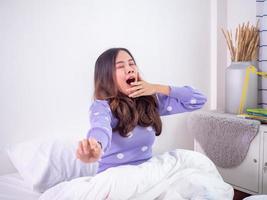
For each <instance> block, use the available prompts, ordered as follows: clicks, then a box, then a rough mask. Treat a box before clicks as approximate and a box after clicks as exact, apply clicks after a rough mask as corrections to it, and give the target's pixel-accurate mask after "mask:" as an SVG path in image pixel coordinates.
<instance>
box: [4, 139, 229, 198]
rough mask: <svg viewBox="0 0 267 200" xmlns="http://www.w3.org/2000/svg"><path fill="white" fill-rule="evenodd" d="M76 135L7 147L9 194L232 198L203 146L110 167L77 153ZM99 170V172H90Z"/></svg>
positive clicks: (84, 196)
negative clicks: (199, 149)
mask: <svg viewBox="0 0 267 200" xmlns="http://www.w3.org/2000/svg"><path fill="white" fill-rule="evenodd" d="M76 146H77V143H76V142H75V141H73V140H71V141H63V140H62V138H61V139H59V140H58V139H56V140H46V141H44V140H39V141H36V140H33V141H27V142H23V143H20V144H17V145H13V146H11V147H9V148H7V150H6V152H7V154H8V156H9V158H10V160H11V162H12V164H13V165H14V167H15V168H16V170H17V172H16V173H11V174H10V173H9V174H5V175H2V176H0V199H3V200H17V199H18V200H19V199H27V200H35V199H38V200H51V199H53V200H65V199H71V200H88V199H99V200H102V199H103V200H106V199H109V200H120V199H121V200H126V199H134V200H143V199H147V200H150V199H151V200H154V199H155V200H170V199H175V200H185V199H192V200H194V199H195V200H196V199H198V200H199V199H203V200H204V199H209V200H213V199H214V200H215V199H216V200H217V199H223V200H228V199H229V200H232V198H233V188H232V186H231V185H229V184H227V183H226V182H224V181H223V179H222V177H221V176H220V174H219V172H218V170H217V169H216V167H215V165H214V164H213V162H212V161H211V160H210V159H209V158H208V157H206V156H205V155H203V154H200V153H198V152H194V151H190V150H184V149H174V150H172V151H167V152H165V153H163V154H158V155H154V156H153V157H152V158H151V159H149V160H148V161H146V162H144V163H142V164H140V165H136V166H134V165H124V166H119V167H114V168H109V169H107V170H105V171H104V172H102V173H100V174H97V175H95V174H96V169H97V163H92V164H90V165H89V164H85V163H82V162H81V161H79V160H78V159H76V157H75V150H76ZM90 174H94V175H90Z"/></svg>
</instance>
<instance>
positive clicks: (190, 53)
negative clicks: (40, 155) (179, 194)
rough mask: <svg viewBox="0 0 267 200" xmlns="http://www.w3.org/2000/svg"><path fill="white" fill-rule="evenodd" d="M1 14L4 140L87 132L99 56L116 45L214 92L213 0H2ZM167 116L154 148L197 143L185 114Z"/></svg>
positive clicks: (155, 70)
mask: <svg viewBox="0 0 267 200" xmlns="http://www.w3.org/2000/svg"><path fill="white" fill-rule="evenodd" d="M0 18H1V19H2V20H1V26H0V36H1V37H0V44H1V45H0V91H1V98H0V110H1V112H0V123H1V126H0V137H1V140H0V148H3V147H4V146H5V145H6V144H10V143H16V142H20V141H24V140H29V139H31V138H38V137H45V136H53V135H56V136H62V137H68V136H73V135H76V134H77V135H78V136H81V137H82V136H85V134H86V132H87V130H88V125H89V121H88V109H89V105H90V103H91V97H92V92H93V70H94V62H95V60H96V58H97V57H98V56H99V54H100V53H101V52H102V51H104V50H106V49H107V48H110V47H126V48H128V49H129V50H130V51H132V53H133V55H134V56H135V58H136V60H137V64H138V65H139V67H140V68H141V71H142V73H143V77H144V78H145V79H146V80H147V81H150V82H153V83H162V84H171V85H177V86H179V85H192V86H194V87H196V88H199V89H200V90H201V91H202V92H203V93H205V94H206V95H207V97H208V99H210V1H209V0H206V1H200V0H193V1H177V0H169V1H164V0H146V1H142V0H135V1H129V0H128V1H125V0H110V1H104V0H88V1H85V0H76V1H71V0H64V1H63V0H56V1H52V0H46V1H40V0H39V1H36V0H27V1H26V0H25V1H19V0H13V1H8V0H2V1H0ZM206 108H209V102H208V104H207V105H206ZM163 123H164V124H163V128H164V130H163V133H162V136H160V137H159V138H158V140H157V141H156V146H155V152H162V151H164V150H168V149H173V148H177V147H179V148H188V149H192V148H193V137H192V135H188V134H187V133H186V126H185V123H186V114H181V115H175V116H168V117H165V118H163ZM6 162H7V158H6V157H3V155H2V156H1V155H0V163H6ZM8 165H9V164H8V163H6V164H5V165H1V166H0V172H2V173H3V172H6V171H10V169H8V168H7V166H8Z"/></svg>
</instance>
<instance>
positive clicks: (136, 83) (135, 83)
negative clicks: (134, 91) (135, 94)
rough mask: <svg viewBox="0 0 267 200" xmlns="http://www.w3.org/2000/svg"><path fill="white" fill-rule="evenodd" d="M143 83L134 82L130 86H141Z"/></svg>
mask: <svg viewBox="0 0 267 200" xmlns="http://www.w3.org/2000/svg"><path fill="white" fill-rule="evenodd" d="M142 83H143V81H136V82H131V85H132V86H134V85H142Z"/></svg>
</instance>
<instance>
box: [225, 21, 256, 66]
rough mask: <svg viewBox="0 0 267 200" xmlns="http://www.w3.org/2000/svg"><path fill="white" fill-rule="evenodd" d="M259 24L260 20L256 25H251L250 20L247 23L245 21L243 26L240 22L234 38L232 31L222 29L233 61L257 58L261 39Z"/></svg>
mask: <svg viewBox="0 0 267 200" xmlns="http://www.w3.org/2000/svg"><path fill="white" fill-rule="evenodd" d="M258 24H259V21H258V22H257V25H256V26H253V25H250V24H249V22H248V23H247V24H246V25H245V24H244V23H243V24H242V26H241V25H240V24H239V25H238V28H236V30H235V38H234V40H233V36H232V31H229V30H227V31H224V30H223V29H222V32H223V35H224V37H225V39H226V42H227V46H228V49H229V51H230V54H231V60H232V61H233V62H238V61H252V60H256V59H257V55H258V44H259V39H260V38H259V37H260V36H259V29H258Z"/></svg>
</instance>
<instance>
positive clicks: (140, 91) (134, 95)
mask: <svg viewBox="0 0 267 200" xmlns="http://www.w3.org/2000/svg"><path fill="white" fill-rule="evenodd" d="M144 93H145V89H141V90H138V91H136V92H134V93H132V94H130V95H129V97H133V98H135V97H139V96H143V95H144Z"/></svg>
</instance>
